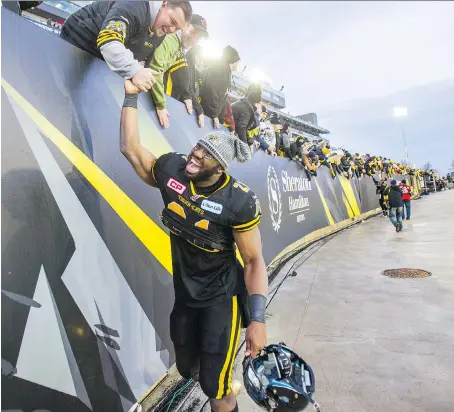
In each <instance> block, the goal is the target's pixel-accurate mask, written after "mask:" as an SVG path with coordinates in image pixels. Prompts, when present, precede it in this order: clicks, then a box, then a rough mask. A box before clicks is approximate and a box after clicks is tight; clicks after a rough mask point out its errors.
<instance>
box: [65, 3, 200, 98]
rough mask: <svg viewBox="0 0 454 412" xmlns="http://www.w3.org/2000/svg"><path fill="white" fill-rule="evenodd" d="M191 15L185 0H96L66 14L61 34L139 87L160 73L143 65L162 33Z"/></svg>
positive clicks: (148, 86)
mask: <svg viewBox="0 0 454 412" xmlns="http://www.w3.org/2000/svg"><path fill="white" fill-rule="evenodd" d="M191 18H192V7H191V4H190V3H189V2H188V1H171V2H167V1H165V2H162V4H160V5H159V2H155V1H128V2H120V1H115V2H114V1H109V2H107V1H99V2H98V1H97V2H93V3H91V4H89V5H87V6H85V7H83V8H81V9H80V10H78V11H76V12H75V13H73V14H72V15H71V16H69V17H68V19H67V20H66V22H65V24H64V25H63V28H62V30H61V33H60V37H61V38H63V39H64V40H66V41H68V42H69V43H72V44H74V45H75V46H77V47H79V48H81V49H83V50H85V51H87V52H88V53H91V54H92V55H94V56H96V57H99V58H100V59H103V60H105V61H106V63H107V65H108V66H109V67H110V69H111V70H113V71H114V72H116V73H118V74H119V75H120V76H122V77H124V78H125V79H131V80H132V82H133V83H134V85H135V86H136V87H137V88H139V89H140V90H142V91H147V90H149V89H151V87H152V86H153V84H154V83H155V81H156V80H155V77H156V76H157V75H159V73H156V72H154V71H153V70H152V69H150V68H145V67H143V66H142V65H141V63H140V62H146V61H147V60H148V59H149V57H150V56H151V55H152V54H153V52H154V50H155V49H156V48H157V47H158V46H159V45H160V44H161V43H162V41H163V40H164V36H165V35H167V34H172V33H175V32H176V31H177V30H182V29H183V28H184V27H185V26H186V25H187V24H188V22H190V21H191Z"/></svg>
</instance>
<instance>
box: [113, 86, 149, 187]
mask: <svg viewBox="0 0 454 412" xmlns="http://www.w3.org/2000/svg"><path fill="white" fill-rule="evenodd" d="M139 92H140V91H139V89H138V88H137V87H136V86H134V84H133V83H132V82H131V80H125V100H124V103H123V108H122V110H121V120H120V150H121V153H123V155H124V156H125V157H126V159H128V161H129V163H131V166H132V167H133V168H134V170H135V172H136V173H137V175H138V176H139V177H140V178H141V179H142V180H143V181H144V182H145V183H147V184H149V185H150V186H154V187H156V181H155V179H154V177H153V171H152V169H153V165H154V163H155V162H156V157H155V156H154V155H153V154H152V153H151V152H150V151H149V150H147V149H146V148H145V147H143V146H142V145H141V144H140V139H139V122H138V119H137V99H138V97H139Z"/></svg>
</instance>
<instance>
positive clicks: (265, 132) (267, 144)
mask: <svg viewBox="0 0 454 412" xmlns="http://www.w3.org/2000/svg"><path fill="white" fill-rule="evenodd" d="M268 117H269V116H268V111H267V109H266V107H265V106H262V113H261V119H260V135H259V136H257V137H256V147H257V148H260V149H262V150H265V151H266V152H267V153H268V154H270V155H272V156H276V135H275V134H274V129H273V125H272V124H271V122H270V121H269V120H268Z"/></svg>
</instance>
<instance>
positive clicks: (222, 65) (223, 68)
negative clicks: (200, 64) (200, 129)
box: [200, 46, 240, 128]
mask: <svg viewBox="0 0 454 412" xmlns="http://www.w3.org/2000/svg"><path fill="white" fill-rule="evenodd" d="M239 62H240V55H239V54H238V52H237V51H236V50H235V49H234V48H233V47H231V46H227V47H225V48H224V50H223V52H222V59H221V60H219V61H218V62H216V63H214V64H213V65H211V66H210V67H208V68H207V69H206V70H205V71H204V72H203V73H202V85H201V87H200V103H201V105H202V107H203V111H204V113H205V114H206V115H207V116H208V117H209V118H211V119H213V123H214V127H215V128H219V126H220V124H222V123H224V118H225V114H224V111H225V96H226V93H227V90H228V89H229V88H230V85H231V82H232V71H236V70H237V68H238V64H239Z"/></svg>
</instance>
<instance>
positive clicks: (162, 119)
mask: <svg viewBox="0 0 454 412" xmlns="http://www.w3.org/2000/svg"><path fill="white" fill-rule="evenodd" d="M207 36H208V28H207V24H206V20H205V19H204V18H203V17H202V16H200V15H198V14H194V15H193V16H192V20H191V22H190V23H189V24H188V25H187V26H186V27H185V28H184V29H183V31H181V32H178V33H174V34H170V35H168V36H165V38H164V40H163V41H162V43H161V44H160V45H159V46H158V47H156V49H155V51H154V53H153V55H152V56H151V58H150V59H148V63H147V66H148V67H149V68H150V69H152V70H154V71H155V72H158V73H165V72H166V73H165V84H166V89H164V78H163V77H161V76H159V77H157V78H156V82H155V84H154V85H153V87H152V88H151V96H152V97H153V101H154V104H155V107H156V113H157V115H158V119H159V123H160V124H161V126H162V127H164V128H168V127H169V113H168V111H167V109H166V97H165V95H166V92H167V94H170V95H171V94H172V89H173V84H174V81H173V80H174V79H175V80H176V76H175V77H174V75H173V73H174V72H175V70H177V69H182V68H187V67H188V64H187V62H186V59H185V57H184V53H185V51H186V50H190V49H191V47H193V46H195V45H196V44H197V43H198V42H199V40H201V39H202V38H204V37H207ZM169 69H170V70H169ZM179 74H180V84H179V86H180V88H179V90H178V91H176V92H178V97H180V95H182V94H183V90H186V91H187V90H188V89H189V72H188V70H185V71H184V72H183V71H182V70H181V71H180V73H179ZM181 75H183V76H185V78H184V79H181ZM181 83H185V84H181ZM182 97H183V99H184V100H186V99H187V102H186V110H188V113H192V99H191V95H190V93H189V91H187V92H186V94H185V95H184V96H182ZM188 105H189V108H188Z"/></svg>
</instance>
